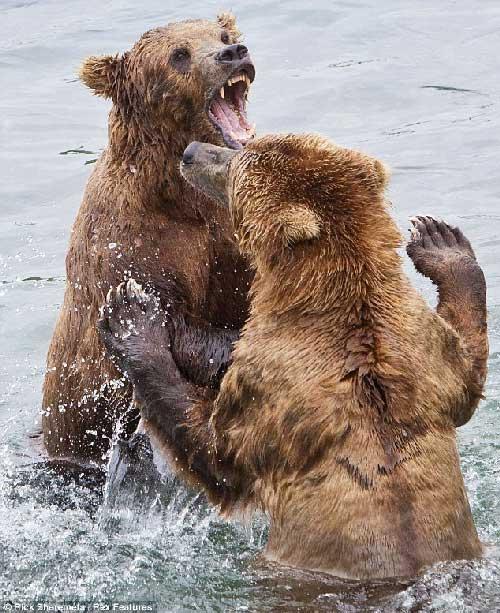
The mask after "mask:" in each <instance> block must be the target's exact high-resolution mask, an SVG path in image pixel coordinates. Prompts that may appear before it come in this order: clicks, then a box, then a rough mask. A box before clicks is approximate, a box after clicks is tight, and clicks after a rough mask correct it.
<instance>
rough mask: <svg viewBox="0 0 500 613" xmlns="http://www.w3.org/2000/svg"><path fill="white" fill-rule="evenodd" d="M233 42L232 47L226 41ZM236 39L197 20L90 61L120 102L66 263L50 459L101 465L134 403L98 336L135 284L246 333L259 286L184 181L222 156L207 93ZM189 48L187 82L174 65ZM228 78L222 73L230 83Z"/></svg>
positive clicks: (102, 87) (232, 29) (54, 348)
mask: <svg viewBox="0 0 500 613" xmlns="http://www.w3.org/2000/svg"><path fill="white" fill-rule="evenodd" d="M221 33H224V36H223V38H224V41H225V43H223V42H222V41H221ZM238 37H239V32H238V30H237V27H236V24H235V20H234V17H233V16H232V15H230V14H227V13H225V14H222V15H220V16H219V19H218V20H217V21H215V20H214V21H203V20H192V21H186V22H181V23H175V24H169V25H168V26H166V27H161V28H156V29H154V30H151V31H149V32H146V33H145V34H144V35H143V36H142V37H141V38H140V40H139V41H138V42H137V43H136V44H135V45H134V47H133V48H132V49H131V50H130V51H128V52H126V53H124V54H123V55H121V56H104V57H90V58H88V59H87V60H86V61H85V63H84V64H83V66H82V68H81V71H80V77H81V79H82V80H83V82H84V83H85V84H86V85H87V86H88V87H90V88H91V89H92V90H93V92H94V93H95V94H97V95H100V96H104V97H106V98H111V100H112V102H113V106H112V109H111V112H110V115H109V143H108V146H107V148H106V149H105V151H104V152H103V154H102V155H101V157H100V158H99V160H98V162H97V164H96V166H95V169H94V170H93V172H92V175H91V177H90V179H89V181H88V184H87V187H86V189H85V193H84V196H83V202H82V205H81V208H80V210H79V212H78V215H77V218H76V221H75V224H74V227H73V230H72V233H71V239H70V245H69V251H68V254H67V258H66V270H67V286H66V292H65V296H64V303H63V305H62V308H61V311H60V314H59V319H58V322H57V325H56V329H55V332H54V336H53V338H52V342H51V345H50V348H49V352H48V357H47V375H46V378H45V384H44V395H43V431H44V440H45V445H46V447H47V450H48V452H49V453H50V455H53V456H70V457H74V458H81V459H85V460H88V459H94V460H98V461H100V460H101V459H102V456H103V453H104V452H105V451H106V450H107V448H108V445H109V439H110V436H111V434H112V429H113V425H114V423H115V422H116V419H117V417H118V416H119V415H121V414H123V412H124V411H125V410H126V408H127V407H128V405H129V403H130V399H131V389H130V387H129V386H128V385H125V384H123V383H122V384H118V385H117V384H116V383H114V380H116V379H118V378H119V377H120V375H119V373H118V372H117V371H116V370H115V368H114V367H113V365H112V364H111V362H110V361H109V359H108V358H107V357H106V356H105V354H104V350H103V346H102V344H101V341H100V339H99V337H98V335H97V331H96V320H97V317H98V309H99V306H100V305H101V304H102V303H103V301H104V299H105V296H106V293H107V291H108V290H109V288H110V287H111V286H115V285H116V284H117V283H119V282H120V281H121V280H123V279H126V278H128V277H130V276H134V277H136V278H137V279H140V280H142V282H143V283H151V284H153V285H154V286H155V287H156V288H157V289H158V291H159V293H160V295H161V298H162V303H163V306H164V308H168V306H169V305H172V304H177V305H178V306H179V308H182V310H183V311H184V312H186V313H188V314H190V315H191V316H192V317H194V318H199V319H200V320H203V322H206V323H207V324H209V325H213V326H219V327H221V328H224V327H228V328H230V329H235V328H239V327H240V326H241V325H242V323H243V322H244V320H245V317H246V312H247V298H246V292H247V287H248V281H249V278H250V275H249V273H248V271H247V269H246V265H245V262H244V261H243V259H242V258H241V257H240V255H239V253H238V251H237V249H236V247H235V245H234V240H233V237H232V229H231V226H230V222H229V219H228V215H227V213H226V212H225V211H223V210H221V209H220V208H219V207H217V206H215V205H214V204H213V203H211V202H210V201H209V200H208V199H207V198H205V197H204V196H203V195H202V194H200V193H196V192H195V191H194V190H193V189H192V188H191V187H190V186H189V185H188V184H187V183H186V182H185V181H184V180H183V179H182V178H181V177H180V174H179V169H178V166H179V160H180V158H181V157H182V152H183V150H184V148H185V147H186V145H187V144H188V143H189V142H190V141H191V140H193V139H202V140H207V141H209V142H214V143H220V144H222V139H221V137H220V135H219V133H218V132H217V131H216V130H215V128H214V127H213V126H212V125H211V123H210V122H209V120H208V118H207V116H206V112H205V105H206V102H207V100H206V96H207V88H210V87H212V85H213V84H215V83H217V82H218V80H219V79H220V78H221V76H222V74H223V71H224V70H226V69H225V68H224V67H222V68H220V67H217V66H215V65H214V63H213V56H214V54H215V52H216V51H218V50H219V49H221V48H223V47H224V45H225V44H226V43H234V42H236V41H237V39H238ZM179 46H181V47H184V48H188V49H189V50H190V52H191V58H192V60H191V61H192V63H191V65H190V69H189V70H188V71H186V72H184V73H183V72H179V71H178V70H176V69H174V68H173V67H172V65H171V57H172V53H173V51H174V50H175V49H176V48H177V47H179ZM221 71H222V72H221Z"/></svg>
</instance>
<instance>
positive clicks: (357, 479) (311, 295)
mask: <svg viewBox="0 0 500 613" xmlns="http://www.w3.org/2000/svg"><path fill="white" fill-rule="evenodd" d="M183 160H184V161H183V165H182V172H183V174H184V176H185V177H186V178H187V180H188V181H189V182H190V183H191V184H192V185H194V186H196V187H197V188H198V189H200V190H202V191H206V192H210V193H211V194H212V195H213V196H216V197H217V198H218V201H219V203H220V206H226V207H229V211H230V214H231V218H232V221H233V224H234V230H235V232H236V235H237V239H238V244H239V248H240V250H241V252H242V253H244V254H245V255H246V256H247V257H248V258H249V259H250V261H251V262H252V264H253V266H254V268H255V271H256V276H255V280H254V282H253V285H252V290H251V311H250V316H249V319H248V321H247V323H246V325H245V327H244V329H243V332H242V335H241V337H240V339H239V340H238V341H237V342H236V345H235V349H234V352H233V361H232V364H231V366H230V367H229V370H228V371H227V373H226V374H225V376H224V378H223V379H222V383H221V387H220V391H219V392H218V393H217V392H216V391H215V390H213V389H209V388H206V387H200V386H198V385H196V384H195V383H193V382H192V381H189V380H188V379H187V378H186V377H185V376H183V374H182V373H181V372H180V371H179V369H178V368H177V366H176V363H175V360H174V359H173V357H172V353H171V350H170V346H171V347H172V351H174V352H175V346H176V343H177V342H178V341H179V339H172V338H171V337H170V333H169V330H170V325H169V323H168V321H166V316H165V314H164V313H163V312H162V311H161V309H160V308H159V303H158V300H157V298H156V297H155V295H152V294H148V293H146V292H144V291H143V290H142V289H141V288H140V287H139V286H137V285H136V284H134V283H132V282H129V283H128V284H123V285H121V286H120V287H119V288H118V289H117V290H115V291H112V292H110V295H109V296H108V301H107V304H106V306H105V308H104V309H103V317H102V319H101V321H100V323H99V326H100V331H101V335H102V338H103V340H104V343H105V345H106V347H107V348H108V350H109V351H110V352H111V354H112V355H113V356H114V359H115V360H116V363H117V364H118V365H119V367H120V368H121V369H122V370H123V371H124V372H126V373H127V375H128V377H129V378H130V380H131V382H132V383H133V385H134V389H135V393H136V395H137V399H138V401H139V403H140V405H141V411H142V416H143V420H144V425H145V428H146V430H147V431H148V432H149V433H150V435H151V436H152V437H153V438H154V440H155V441H156V444H157V445H158V446H159V447H160V448H161V449H163V450H164V452H165V454H166V455H168V456H169V457H170V458H171V461H172V463H173V464H174V465H175V466H176V468H177V471H178V473H179V474H180V475H181V476H183V477H184V478H185V479H186V480H187V481H188V482H190V483H191V484H193V485H195V486H197V487H200V488H203V490H204V491H205V492H206V494H207V496H208V498H209V499H210V500H211V501H212V502H213V503H214V504H216V505H218V506H219V508H220V509H221V511H222V512H223V513H225V514H229V513H232V512H238V511H244V510H246V509H250V510H252V509H260V510H262V511H264V512H265V513H266V514H267V515H268V516H269V518H270V532H269V540H268V543H267V547H266V555H267V557H268V559H271V560H277V561H279V562H282V563H285V564H289V565H293V566H298V567H304V568H309V569H315V570H321V571H326V572H329V573H333V574H335V575H338V576H344V577H350V578H357V579H366V578H382V577H392V576H409V575H414V574H415V573H418V572H419V571H421V570H422V569H424V568H425V567H426V566H428V565H431V564H433V563H435V562H438V561H441V560H454V559H467V558H474V557H477V556H479V555H480V554H481V544H480V542H479V539H478V535H477V532H476V528H475V526H474V523H473V519H472V515H471V511H470V507H469V503H468V500H467V494H466V492H465V488H464V482H463V478H462V474H461V471H460V462H459V456H458V451H457V443H456V428H457V427H458V426H461V425H463V424H464V423H466V422H467V421H468V420H469V419H470V418H471V416H472V414H473V413H474V410H475V408H476V407H477V404H478V402H479V400H480V398H481V395H482V390H483V385H484V381H485V376H486V359H487V355H488V341H487V326H486V300H485V291H486V290H485V280H484V276H483V273H482V271H481V268H480V267H479V265H478V263H477V261H476V258H475V256H474V252H473V250H472V248H471V246H470V244H469V242H468V240H467V239H466V238H465V237H464V236H463V234H462V232H461V231H460V230H459V229H457V228H454V227H452V226H450V225H448V224H447V223H445V222H443V221H440V220H435V219H433V218H431V217H417V218H414V219H413V220H412V224H413V230H412V235H411V239H410V242H409V244H408V246H407V252H408V255H409V256H410V258H411V259H412V260H413V262H414V264H415V266H416V268H417V270H418V271H419V272H421V273H422V274H423V275H425V276H427V277H429V278H430V279H431V280H432V281H433V282H434V283H435V284H436V285H437V288H438V292H439V304H438V307H437V311H434V310H433V309H431V308H430V307H429V306H428V305H427V303H426V302H425V301H424V299H423V298H422V297H421V296H420V295H419V294H418V292H417V291H416V290H415V289H414V288H413V287H412V285H411V283H410V281H409V280H408V278H407V277H406V276H405V274H404V272H403V269H402V262H401V257H400V255H399V254H398V248H399V247H400V246H401V243H402V240H401V236H400V233H399V231H398V229H397V227H396V225H395V223H394V221H393V220H392V218H391V216H390V214H389V211H388V205H387V203H386V201H385V198H384V190H385V187H386V184H387V181H388V174H387V171H386V169H385V167H384V166H383V165H382V164H381V163H380V162H379V161H377V160H375V159H373V158H371V157H368V156H366V155H364V154H362V153H359V152H356V151H352V150H349V149H345V148H342V147H339V146H336V145H334V144H332V143H331V142H329V141H327V140H325V139H323V138H321V137H318V136H308V135H305V136H304V135H302V136H294V135H288V136H267V137H264V138H261V139H257V140H255V141H253V142H251V143H250V144H249V145H248V146H247V147H246V148H245V149H244V150H242V151H240V152H234V151H231V150H229V149H224V148H220V147H215V146H213V145H210V144H200V143H193V144H191V145H190V146H189V147H188V149H187V150H186V152H185V154H184V158H183Z"/></svg>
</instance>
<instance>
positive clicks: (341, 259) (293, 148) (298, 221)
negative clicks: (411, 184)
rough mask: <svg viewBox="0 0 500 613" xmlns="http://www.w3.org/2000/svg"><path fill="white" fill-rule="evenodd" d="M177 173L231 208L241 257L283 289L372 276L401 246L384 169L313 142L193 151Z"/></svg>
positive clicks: (197, 146)
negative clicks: (274, 275) (272, 274)
mask: <svg viewBox="0 0 500 613" xmlns="http://www.w3.org/2000/svg"><path fill="white" fill-rule="evenodd" d="M181 172H182V174H183V175H184V177H185V178H186V179H187V180H188V181H189V182H190V183H191V184H192V185H194V186H195V187H197V188H198V189H200V190H201V191H203V192H205V193H208V194H210V195H211V197H212V198H216V199H218V201H219V202H220V203H221V204H226V205H227V206H229V208H230V212H231V216H232V220H233V224H234V229H235V233H236V236H237V240H238V243H239V248H240V250H241V251H242V252H243V253H245V254H246V255H247V256H248V257H249V259H250V261H252V262H253V264H254V265H255V267H256V268H257V269H258V270H259V269H260V270H261V271H262V270H264V269H265V270H266V271H270V270H275V271H277V272H279V274H280V283H283V284H285V285H286V284H287V280H288V281H292V282H301V283H304V279H315V278H316V279H318V283H320V282H321V281H322V282H323V283H324V282H325V279H326V276H327V275H328V274H335V273H342V272H343V273H346V274H350V275H358V276H359V274H360V273H361V272H363V273H364V274H367V273H368V271H370V270H371V269H372V268H375V270H374V274H376V273H377V270H376V268H377V266H382V265H383V261H382V260H383V259H384V256H385V255H387V257H388V258H389V259H391V257H392V254H394V250H395V249H396V248H397V247H399V246H400V243H401V237H400V234H399V231H398V230H397V228H396V226H395V224H394V222H393V221H392V219H391V218H390V215H389V213H388V207H387V202H386V199H385V196H384V191H385V188H386V185H387V183H388V178H389V173H388V170H387V169H386V167H385V166H384V165H383V164H382V163H381V162H380V161H379V160H377V159H374V158H372V157H369V156H367V155H365V154H363V153H360V152H358V151H353V150H351V149H346V148H344V147H340V146H337V145H335V144H334V143H332V142H330V141H329V140H327V139H325V138H322V137H320V136H317V135H307V134H306V135H293V134H289V135H269V136H265V137H262V138H258V139H255V140H253V141H252V142H250V143H248V145H247V146H246V147H245V149H243V150H242V151H238V152H235V151H231V150H229V149H226V148H221V147H216V146H213V145H209V144H205V143H203V144H202V143H196V142H195V143H191V145H189V147H188V148H187V149H186V150H185V152H184V156H183V161H182V163H181ZM318 274H321V275H322V278H321V280H320V279H319V277H318Z"/></svg>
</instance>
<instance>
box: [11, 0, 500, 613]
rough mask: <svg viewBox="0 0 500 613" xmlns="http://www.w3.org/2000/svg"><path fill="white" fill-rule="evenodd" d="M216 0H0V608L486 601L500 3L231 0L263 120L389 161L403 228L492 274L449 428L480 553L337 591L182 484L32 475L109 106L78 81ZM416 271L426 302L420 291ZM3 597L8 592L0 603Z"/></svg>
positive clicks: (499, 320)
mask: <svg viewBox="0 0 500 613" xmlns="http://www.w3.org/2000/svg"><path fill="white" fill-rule="evenodd" d="M220 8H224V7H223V6H221V5H220V4H219V3H218V2H213V1H212V0H203V2H201V1H200V0H192V1H191V2H190V3H181V2H173V0H146V1H144V2H142V3H141V2H137V1H135V0H116V1H115V0H112V1H111V0H99V1H97V0H64V1H63V0H0V85H1V87H0V179H1V180H0V203H1V204H0V206H1V208H0V485H1V487H0V571H1V572H0V600H1V599H2V598H3V599H10V600H11V601H12V602H20V601H22V600H24V601H33V600H35V599H56V598H59V599H64V598H66V599H75V598H79V599H82V600H92V599H93V600H94V601H103V602H104V601H105V600H113V599H114V600H118V601H123V602H125V601H154V602H155V603H156V605H157V607H158V610H159V611H191V610H202V611H235V610H241V611H343V612H354V611H387V612H389V611H412V612H413V611H453V612H455V611H499V610H500V461H499V451H500V414H499V402H500V259H499V256H498V253H499V246H500V209H499V197H500V176H499V175H500V170H499V168H500V167H499V162H498V155H499V153H500V120H499V96H500V79H499V74H500V60H499V57H500V38H499V33H500V4H499V3H498V0H482V1H481V2H470V0H469V1H465V0H456V1H451V0H442V1H441V2H433V1H430V0H418V1H417V0H413V1H408V2H398V1H396V0H384V2H376V1H375V0H366V1H364V2H363V1H359V0H358V1H356V0H352V1H341V0H339V1H338V2H328V1H326V0H318V1H316V2H314V3H305V2H304V1H303V0H302V1H296V0H284V1H279V0H256V1H254V2H233V3H232V9H233V10H234V12H235V13H236V14H237V16H238V18H239V25H240V28H241V29H242V31H243V32H244V34H245V41H246V44H247V45H248V47H249V49H250V50H251V53H252V56H253V58H254V61H255V63H256V66H257V78H256V81H255V84H254V86H253V88H252V92H251V109H250V115H251V118H252V120H254V121H256V122H257V126H258V130H259V132H260V133H264V132H268V131H294V132H298V131H318V132H321V133H323V134H325V135H327V136H329V137H331V138H333V139H334V140H336V141H337V142H339V143H341V144H344V145H348V146H351V147H359V148H362V149H363V150H365V151H366V152H368V153H371V154H373V155H375V156H377V157H379V158H381V159H382V160H384V161H385V162H386V163H387V164H389V165H390V166H391V167H392V169H393V179H392V186H391V189H390V198H391V200H392V202H393V207H394V209H393V210H394V215H395V217H396V219H397V220H398V223H399V224H400V226H401V228H402V229H406V228H407V227H408V217H409V216H411V215H413V214H417V213H433V214H436V215H439V216H442V217H443V218H445V219H446V220H449V221H451V222H452V223H455V224H458V225H460V226H461V227H462V228H463V229H464V231H465V233H466V234H467V235H468V236H469V238H470V239H471V241H472V243H473V245H474V247H475V249H476V253H477V255H478V259H479V261H480V263H481V264H482V266H483V267H484V270H485V273H486V278H487V281H488V291H489V293H488V305H489V325H490V345H491V354H490V361H489V368H490V371H489V378H488V384H487V390H486V398H485V400H484V401H483V402H482V404H481V406H480V408H479V409H478V411H477V412H476V415H475V416H474V418H473V419H472V421H471V422H470V423H469V424H468V425H467V426H465V427H463V428H462V429H460V431H459V443H460V452H461V458H462V468H463V471H464V474H465V481H466V485H467V489H468V492H469V496H470V500H471V504H472V508H473V513H474V518H475V521H476V523H477V526H478V529H479V532H480V535H481V538H482V540H483V541H484V543H485V544H486V552H487V555H486V557H485V559H483V560H481V561H477V562H474V563H453V564H442V565H439V566H437V567H435V568H432V569H430V570H428V571H427V572H426V573H425V574H423V575H422V576H421V577H419V578H417V579H415V580H413V581H406V582H397V581H390V582H385V583H384V582H382V583H370V584H360V583H356V582H353V583H350V582H345V581H340V580H337V579H335V578H331V577H325V576H321V575H315V574H308V573H299V572H292V571H291V570H289V569H286V568H280V567H272V566H267V565H265V564H264V563H263V562H262V561H261V560H260V559H259V556H258V552H259V551H260V549H261V547H262V543H263V541H264V540H265V526H264V524H263V522H262V521H261V520H259V519H257V520H256V521H255V522H253V523H252V524H250V525H246V526H245V525H241V524H238V523H231V524H229V523H226V522H223V521H221V520H219V519H218V518H217V517H216V516H215V515H214V514H213V512H211V511H210V510H209V509H208V508H207V507H206V506H205V504H204V502H203V501H202V500H201V499H198V498H197V497H194V496H193V495H192V494H189V493H187V492H185V491H184V490H183V488H182V487H181V486H179V485H178V484H175V483H169V484H167V485H166V486H165V491H164V492H163V493H162V496H161V497H160V498H159V499H158V500H155V501H154V503H151V501H149V502H147V504H142V505H140V504H138V503H137V502H138V501H137V500H135V501H134V502H133V504H132V503H130V504H123V505H122V506H121V507H119V508H117V507H116V508H115V507H113V508H110V507H109V505H106V504H105V503H103V501H102V496H101V492H102V490H101V487H100V484H98V483H97V484H94V485H92V484H90V485H89V478H87V477H86V476H85V475H78V474H76V475H73V477H72V478H70V477H68V476H67V475H66V476H64V475H57V474H53V473H50V472H49V471H48V470H47V469H45V468H43V467H39V466H38V465H37V463H39V462H40V460H41V457H40V446H39V440H38V439H37V438H36V437H35V438H33V436H34V434H35V433H36V432H37V429H38V427H39V415H38V411H39V406H40V396H41V384H42V379H43V372H44V362H45V352H46V349H47V345H48V342H49V339H50V336H51V332H52V328H53V326H54V322H55V318H56V314H57V311H58V309H59V306H60V304H61V300H62V296H63V289H64V255H65V250H66V246H67V242H68V237H69V233H70V229H71V223H72V220H73V219H74V216H75V213H76V211H77V208H78V206H79V201H80V198H81V194H82V190H83V187H84V184H85V181H86V180H87V177H88V175H89V172H90V170H91V168H92V162H93V160H95V158H96V157H97V155H98V154H99V152H100V151H101V149H102V148H103V147H104V146H105V143H106V115H107V111H108V104H107V103H106V102H104V101H102V100H100V99H97V98H93V97H92V96H91V95H90V93H89V92H88V91H86V90H85V88H84V87H83V86H82V85H81V84H79V83H78V82H77V81H76V79H75V72H76V70H77V67H78V64H79V62H80V61H81V60H82V58H84V57H85V56H86V55H90V54H97V53H114V52H118V51H124V50H125V49H127V48H128V47H129V46H130V45H131V44H132V43H133V42H134V41H135V40H136V39H137V38H138V36H139V35H140V34H141V33H142V32H143V31H145V30H147V29H149V28H150V27H153V26H157V25H160V24H164V23H166V22H168V21H172V20H177V19H182V18H192V17H208V18H211V17H213V16H214V15H215V14H216V12H217V11H218V10H219V9H220ZM406 265H407V268H408V272H409V274H410V276H411V277H412V279H413V280H414V281H415V283H416V284H417V285H418V287H419V288H421V290H422V291H423V293H424V294H425V296H426V297H427V298H428V299H429V301H430V302H431V303H433V302H434V301H435V297H434V291H433V289H432V287H431V286H430V284H428V283H427V282H425V281H424V280H423V279H421V278H418V276H417V275H416V273H415V272H414V271H413V270H412V267H411V266H410V265H409V263H408V262H407V264H406ZM0 610H1V606H0Z"/></svg>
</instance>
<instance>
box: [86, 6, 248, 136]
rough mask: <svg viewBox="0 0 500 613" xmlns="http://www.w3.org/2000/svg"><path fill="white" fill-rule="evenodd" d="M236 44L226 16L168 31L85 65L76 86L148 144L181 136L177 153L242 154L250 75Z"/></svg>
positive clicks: (164, 29)
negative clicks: (194, 149) (207, 147)
mask: <svg viewBox="0 0 500 613" xmlns="http://www.w3.org/2000/svg"><path fill="white" fill-rule="evenodd" d="M239 39H240V33H239V31H238V29H237V27H236V22H235V19H234V17H233V16H232V15H231V14H228V13H224V14H221V15H219V16H218V18H217V21H214V22H212V21H206V20H190V21H183V22H178V23H171V24H168V25H167V26H165V27H160V28H155V29H153V30H150V31H148V32H146V33H145V34H144V35H143V36H142V37H141V38H140V39H139V41H138V42H137V43H136V44H135V45H134V46H133V47H132V49H131V50H130V51H127V52H126V53H124V54H123V55H114V56H112V55H106V56H99V57H89V58H87V59H86V60H85V62H84V63H83V65H82V67H81V69H80V78H81V79H82V81H83V82H84V83H85V84H86V85H87V86H88V87H89V88H91V89H92V90H93V92H94V93H95V94H96V95H99V96H103V97H105V98H111V99H112V101H113V105H114V110H115V111H116V113H117V116H118V117H119V119H120V120H121V121H122V122H124V123H125V124H126V125H127V126H134V125H135V126H138V127H139V128H140V130H141V132H142V133H143V134H142V135H143V137H144V136H146V137H149V140H151V141H152V142H158V141H159V140H161V138H162V136H166V137H167V138H166V140H171V137H172V135H174V134H181V135H183V138H188V140H187V141H185V142H184V143H183V145H182V148H184V147H185V146H186V144H187V143H188V142H189V141H190V140H193V139H194V138H198V139H203V140H207V141H209V142H213V143H218V144H221V145H224V144H225V145H227V146H228V147H232V148H240V147H242V145H244V144H245V143H246V142H247V141H248V140H249V139H251V138H252V137H253V135H254V132H255V130H254V127H253V126H250V124H249V123H248V121H247V115H246V99H247V93H248V88H249V86H250V83H251V82H252V81H253V80H254V78H255V69H254V65H253V62H252V60H251V58H250V55H249V52H248V49H247V48H246V47H245V46H244V45H243V44H241V43H240V42H239ZM162 133H163V134H162ZM164 140H165V138H164Z"/></svg>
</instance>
